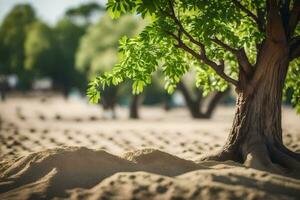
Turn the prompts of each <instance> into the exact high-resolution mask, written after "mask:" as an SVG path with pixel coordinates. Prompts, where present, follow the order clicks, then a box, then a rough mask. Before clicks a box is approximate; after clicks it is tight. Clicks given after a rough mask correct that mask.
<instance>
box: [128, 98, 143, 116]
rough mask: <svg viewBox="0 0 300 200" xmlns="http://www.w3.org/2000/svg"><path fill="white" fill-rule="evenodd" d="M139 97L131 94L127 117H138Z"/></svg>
mask: <svg viewBox="0 0 300 200" xmlns="http://www.w3.org/2000/svg"><path fill="white" fill-rule="evenodd" d="M139 97H140V95H132V99H131V104H130V108H129V118H130V119H138V118H139V112H138V108H139Z"/></svg>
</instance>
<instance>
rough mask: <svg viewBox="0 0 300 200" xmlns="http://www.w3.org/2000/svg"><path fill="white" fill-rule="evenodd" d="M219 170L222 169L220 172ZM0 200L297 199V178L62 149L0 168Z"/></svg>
mask: <svg viewBox="0 0 300 200" xmlns="http://www.w3.org/2000/svg"><path fill="white" fill-rule="evenodd" d="M220 169H222V170H220ZM0 170H1V178H0V199H51V198H54V197H56V198H72V199H172V200H175V199H177V200H179V199H297V197H299V196H300V180H296V179H291V178H287V177H282V176H278V175H272V174H269V173H266V172H261V171H257V170H253V169H246V168H243V167H241V166H238V165H236V164H235V163H213V162H207V163H201V164H200V163H198V164H197V163H195V162H192V161H189V160H184V159H181V158H178V157H176V156H173V155H170V154H168V153H165V152H162V151H158V150H154V149H143V150H139V151H132V152H127V153H125V154H124V155H123V156H122V157H118V156H115V155H112V154H109V153H107V152H106V151H103V150H91V149H87V148H83V147H65V148H57V149H51V150H45V151H42V152H37V153H32V154H30V155H28V156H24V157H21V158H18V159H16V160H14V162H2V163H1V166H0ZM142 171H143V172H142Z"/></svg>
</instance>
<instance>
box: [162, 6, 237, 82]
mask: <svg viewBox="0 0 300 200" xmlns="http://www.w3.org/2000/svg"><path fill="white" fill-rule="evenodd" d="M168 2H169V6H170V8H171V14H169V13H167V12H164V13H165V14H166V15H167V16H169V17H170V18H171V19H173V20H174V22H175V23H176V24H177V26H178V27H179V30H178V36H176V35H175V34H174V33H172V32H170V31H166V33H167V34H169V35H171V36H172V37H173V38H174V39H175V40H177V42H178V44H177V45H175V46H176V47H177V48H181V49H183V50H185V51H186V52H188V53H189V54H191V55H192V56H194V57H195V58H197V59H199V60H201V61H203V62H204V63H205V64H207V65H209V66H210V67H211V68H213V69H214V70H215V72H216V73H217V74H218V75H219V76H220V77H222V78H223V79H224V80H226V81H227V82H229V83H231V84H233V85H235V86H237V85H238V82H237V81H236V80H234V79H232V78H231V77H229V76H228V75H227V74H225V73H224V66H222V62H221V65H218V64H217V63H215V62H214V61H212V60H210V59H209V58H208V57H207V56H206V53H205V46H204V45H203V44H202V43H201V42H199V41H197V40H196V39H194V37H193V36H192V35H190V34H189V33H188V32H187V31H186V30H185V28H184V27H183V25H182V23H181V22H180V21H179V19H178V18H177V17H176V14H175V10H174V5H173V2H172V0H168ZM160 10H161V11H163V10H162V9H160ZM181 33H183V34H184V35H185V36H186V37H187V38H188V39H189V41H190V42H192V43H193V44H195V45H197V46H198V47H199V48H200V54H198V53H196V52H195V51H194V50H193V49H191V48H190V47H188V46H187V45H186V44H185V43H184V42H183V41H182V39H181ZM223 64H224V63H223Z"/></svg>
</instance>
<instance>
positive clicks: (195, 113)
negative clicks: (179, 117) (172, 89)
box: [178, 81, 229, 119]
mask: <svg viewBox="0 0 300 200" xmlns="http://www.w3.org/2000/svg"><path fill="white" fill-rule="evenodd" d="M178 90H180V91H181V93H182V95H183V98H184V100H185V103H186V106H187V108H188V110H189V112H190V114H191V116H192V117H193V118H200V119H201V118H202V119H208V118H211V116H212V114H213V112H214V111H215V109H216V107H217V105H218V103H219V102H220V100H221V99H222V98H223V97H224V96H225V95H226V94H227V93H228V92H229V89H227V90H226V91H224V92H216V93H215V94H214V95H213V97H212V98H211V99H210V101H209V103H208V106H207V109H206V110H205V112H204V111H203V110H204V109H203V108H202V105H203V100H204V99H203V98H202V92H201V91H199V93H198V94H197V97H196V98H194V99H193V98H192V96H191V95H190V93H189V91H188V89H187V88H186V86H185V84H184V83H183V82H182V81H180V82H179V83H178Z"/></svg>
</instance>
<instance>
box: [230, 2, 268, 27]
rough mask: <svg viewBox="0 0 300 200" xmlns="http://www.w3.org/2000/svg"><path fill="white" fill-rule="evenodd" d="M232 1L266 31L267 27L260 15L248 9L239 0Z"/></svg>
mask: <svg viewBox="0 0 300 200" xmlns="http://www.w3.org/2000/svg"><path fill="white" fill-rule="evenodd" d="M232 2H233V3H234V4H235V5H236V7H238V8H239V9H241V10H242V11H243V12H244V13H245V14H246V15H247V16H248V17H250V18H252V19H253V20H254V21H255V22H256V24H257V27H258V29H259V30H260V31H264V29H265V27H264V23H263V21H262V20H261V19H260V18H259V17H257V16H256V15H255V14H253V13H252V12H251V11H250V10H248V9H247V8H246V7H245V6H244V5H242V4H241V2H240V1H239V0H232Z"/></svg>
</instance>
